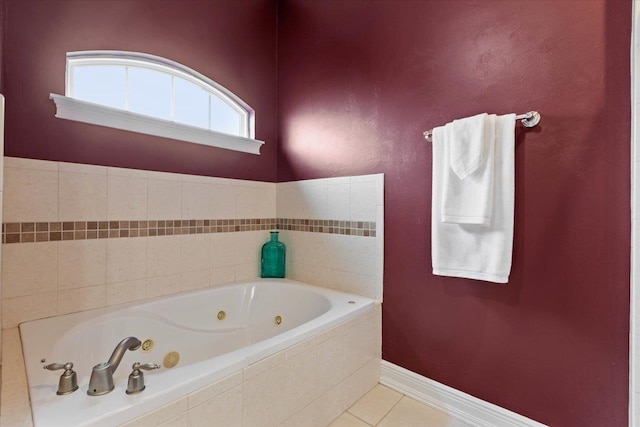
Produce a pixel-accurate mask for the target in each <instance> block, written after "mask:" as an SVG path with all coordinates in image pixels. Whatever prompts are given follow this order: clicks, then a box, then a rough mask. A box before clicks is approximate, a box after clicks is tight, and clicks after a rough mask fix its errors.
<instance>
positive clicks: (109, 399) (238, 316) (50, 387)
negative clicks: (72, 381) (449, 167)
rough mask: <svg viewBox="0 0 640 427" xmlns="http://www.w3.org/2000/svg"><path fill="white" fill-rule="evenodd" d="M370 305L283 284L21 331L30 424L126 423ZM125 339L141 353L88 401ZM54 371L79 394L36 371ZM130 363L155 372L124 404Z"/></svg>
mask: <svg viewBox="0 0 640 427" xmlns="http://www.w3.org/2000/svg"><path fill="white" fill-rule="evenodd" d="M374 305H375V300H372V299H369V298H365V297H360V296H356V295H351V294H346V293H342V292H336V291H332V290H329V289H325V288H319V287H315V286H310V285H306V284H303V283H299V282H294V281H290V280H277V279H271V280H260V279H256V280H253V281H247V282H238V283H234V284H230V285H224V286H218V287H215V288H209V289H206V290H202V291H196V292H191V293H188V294H179V295H175V296H171V297H166V298H162V299H156V300H154V301H151V302H146V303H142V304H139V305H129V306H126V307H124V308H122V307H119V308H117V309H113V308H111V309H99V310H92V311H85V312H81V313H74V314H70V315H65V316H59V317H54V318H49V319H42V320H37V321H32V322H27V323H23V324H21V325H20V334H21V337H22V345H23V352H24V358H25V364H26V370H27V379H28V383H29V394H30V398H31V407H32V414H33V421H34V424H35V426H36V427H43V426H62V425H63V426H114V425H118V424H121V423H124V422H126V421H128V420H131V419H134V418H136V417H138V416H140V415H142V414H145V413H147V412H149V411H152V410H154V409H156V408H159V407H161V406H163V405H166V404H168V403H170V402H172V401H175V400H176V399H178V398H180V397H182V396H185V395H187V394H188V393H191V392H193V391H195V390H198V389H200V388H202V387H204V386H206V385H208V384H211V383H213V382H215V381H217V380H219V379H221V378H224V377H226V376H228V375H230V374H232V373H234V372H237V371H238V370H240V369H242V368H244V367H246V366H248V365H250V364H252V363H254V362H256V361H258V360H260V359H263V358H265V357H267V356H269V355H271V354H274V353H276V352H278V351H281V350H283V349H285V348H287V347H289V346H291V345H293V344H296V343H298V342H301V341H302V340H304V339H307V338H309V337H312V336H314V335H316V334H318V333H320V332H322V331H325V330H327V329H329V328H331V327H332V326H335V325H338V324H341V323H343V322H345V321H346V320H348V319H351V318H354V317H356V316H357V315H359V313H362V312H364V311H366V310H369V309H372V307H373V306H374ZM129 336H134V337H137V338H138V339H140V341H143V342H144V343H143V345H142V347H141V348H140V349H138V350H136V351H127V352H126V354H125V356H124V358H123V359H122V362H121V363H120V366H119V367H118V369H117V371H116V373H115V374H114V383H115V389H114V390H113V391H112V392H110V393H108V394H106V395H103V396H88V395H87V393H86V392H87V387H88V384H89V377H90V374H91V369H92V367H93V366H94V365H96V364H98V363H101V362H106V361H107V360H108V359H109V356H110V355H111V352H112V351H113V349H114V348H115V346H116V345H117V344H118V343H119V342H120V341H121V340H122V339H123V338H126V337H129ZM145 349H146V350H145ZM176 354H177V355H179V361H178V362H177V364H175V362H176V360H177V358H176ZM53 362H59V363H66V362H73V364H74V367H73V369H74V371H76V372H77V375H78V385H79V387H80V388H79V389H78V390H77V391H75V392H74V393H71V394H68V395H63V396H58V395H56V390H57V387H58V379H59V377H60V375H61V374H62V372H63V371H48V370H45V369H43V366H44V365H45V364H49V363H53ZM134 362H140V363H149V362H152V363H157V364H159V365H162V367H161V368H160V369H158V370H154V371H145V372H144V377H145V384H146V389H145V390H144V391H143V392H141V393H138V394H133V395H128V394H126V393H125V390H126V388H127V378H128V376H129V374H130V373H131V365H132V364H133V363H134ZM173 364H175V366H174V367H169V366H171V365H173Z"/></svg>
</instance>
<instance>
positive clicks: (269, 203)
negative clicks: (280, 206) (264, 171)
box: [257, 182, 276, 218]
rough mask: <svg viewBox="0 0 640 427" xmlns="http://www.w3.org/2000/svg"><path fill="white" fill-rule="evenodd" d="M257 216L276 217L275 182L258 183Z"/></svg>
mask: <svg viewBox="0 0 640 427" xmlns="http://www.w3.org/2000/svg"><path fill="white" fill-rule="evenodd" d="M257 190H258V209H257V217H258V218H275V217H276V184H274V183H270V182H262V183H259V185H258V188H257Z"/></svg>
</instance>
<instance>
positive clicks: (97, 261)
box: [58, 240, 107, 290]
mask: <svg viewBox="0 0 640 427" xmlns="http://www.w3.org/2000/svg"><path fill="white" fill-rule="evenodd" d="M106 280H107V241H106V240H70V241H63V242H59V243H58V289H59V290H64V289H71V288H81V287H85V286H96V285H103V284H105V283H106Z"/></svg>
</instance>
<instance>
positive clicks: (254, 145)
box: [50, 93, 264, 154]
mask: <svg viewBox="0 0 640 427" xmlns="http://www.w3.org/2000/svg"><path fill="white" fill-rule="evenodd" d="M50 98H51V99H52V100H53V102H55V104H56V117H57V118H59V119H67V120H73V121H76V122H82V123H91V124H94V125H99V126H106V127H110V128H115V129H122V130H128V131H131V132H137V133H143V134H146V135H154V136H161V137H163V138H171V139H177V140H179V141H187V142H193V143H196V144H202V145H209V146H212V147H218V148H224V149H227V150H234V151H241V152H243V153H250V154H260V147H262V144H264V141H259V140H257V139H251V138H244V137H241V136H234V135H228V134H225V133H221V132H215V131H212V130H207V129H200V128H197V127H193V126H189V125H183V124H180V123H175V122H170V121H168V120H161V119H156V118H153V117H148V116H144V115H142V114H136V113H132V112H129V111H123V110H118V109H115V108H111V107H105V106H104V105H98V104H93V103H91V102H85V101H80V100H78V99H74V98H69V97H66V96H62V95H56V94H54V93H52V94H50Z"/></svg>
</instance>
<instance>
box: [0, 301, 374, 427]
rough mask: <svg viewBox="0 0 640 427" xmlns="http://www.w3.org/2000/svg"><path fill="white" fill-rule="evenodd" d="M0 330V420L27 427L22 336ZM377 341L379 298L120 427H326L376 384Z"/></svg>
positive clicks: (11, 330)
mask: <svg viewBox="0 0 640 427" xmlns="http://www.w3.org/2000/svg"><path fill="white" fill-rule="evenodd" d="M5 332H6V335H7V337H6V341H7V343H6V346H5V349H4V350H3V353H4V355H5V357H4V359H5V361H6V363H5V369H3V371H7V372H8V373H7V374H6V375H7V377H6V378H5V381H3V384H2V393H0V395H1V397H2V403H1V404H2V410H3V413H2V418H0V426H2V427H4V426H17V425H20V426H25V427H26V426H30V425H32V422H31V413H30V407H29V397H28V391H27V385H26V377H25V374H24V372H25V371H24V361H23V359H22V352H21V349H20V336H19V333H18V329H17V328H14V329H10V330H7V331H5ZM380 339H381V309H380V305H379V304H378V305H376V306H375V307H374V308H373V309H371V310H369V311H367V312H366V313H363V314H361V315H360V316H358V317H356V318H354V319H351V320H349V321H347V322H345V323H343V324H341V325H338V326H336V327H334V328H332V329H330V330H328V331H326V332H323V333H321V334H320V335H318V336H315V337H312V338H309V339H307V340H305V341H303V342H301V343H300V344H297V345H295V346H293V347H290V348H288V349H286V350H284V351H281V352H279V353H276V354H274V355H272V356H270V357H268V358H266V359H263V360H261V361H258V362H256V363H254V364H252V365H249V366H248V367H246V368H244V369H243V370H242V371H239V372H237V373H235V374H232V375H230V376H228V377H226V378H224V379H222V380H220V381H218V382H215V383H213V384H210V385H208V386H206V387H204V388H202V389H200V390H198V391H196V392H193V393H190V394H188V395H186V396H184V397H182V398H180V399H178V400H176V401H174V402H172V403H170V404H168V405H166V406H163V407H161V408H159V409H157V410H155V411H153V412H150V413H148V414H146V415H144V416H142V417H140V418H137V419H135V420H133V421H131V422H129V423H127V424H125V425H126V426H127V427H133V426H152V425H153V426H166V427H169V426H187V425H192V426H204V425H211V423H212V422H213V421H212V420H215V425H224V426H244V427H254V426H255V427H277V426H280V427H306V426H308V427H324V426H326V425H328V424H329V423H331V421H332V420H333V419H335V418H336V417H338V416H339V415H340V414H341V413H342V412H343V411H344V410H346V409H347V408H348V407H349V406H351V405H352V404H353V403H354V402H355V401H356V400H358V399H359V398H360V397H361V396H362V395H363V394H365V393H366V392H367V391H368V390H370V389H371V388H373V387H374V386H375V385H376V384H377V383H378V380H379V378H380V358H381V353H380V350H381V341H380ZM3 374H4V372H3ZM149 375H152V374H149ZM3 376H4V375H3ZM78 392H80V390H79V391H78Z"/></svg>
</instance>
